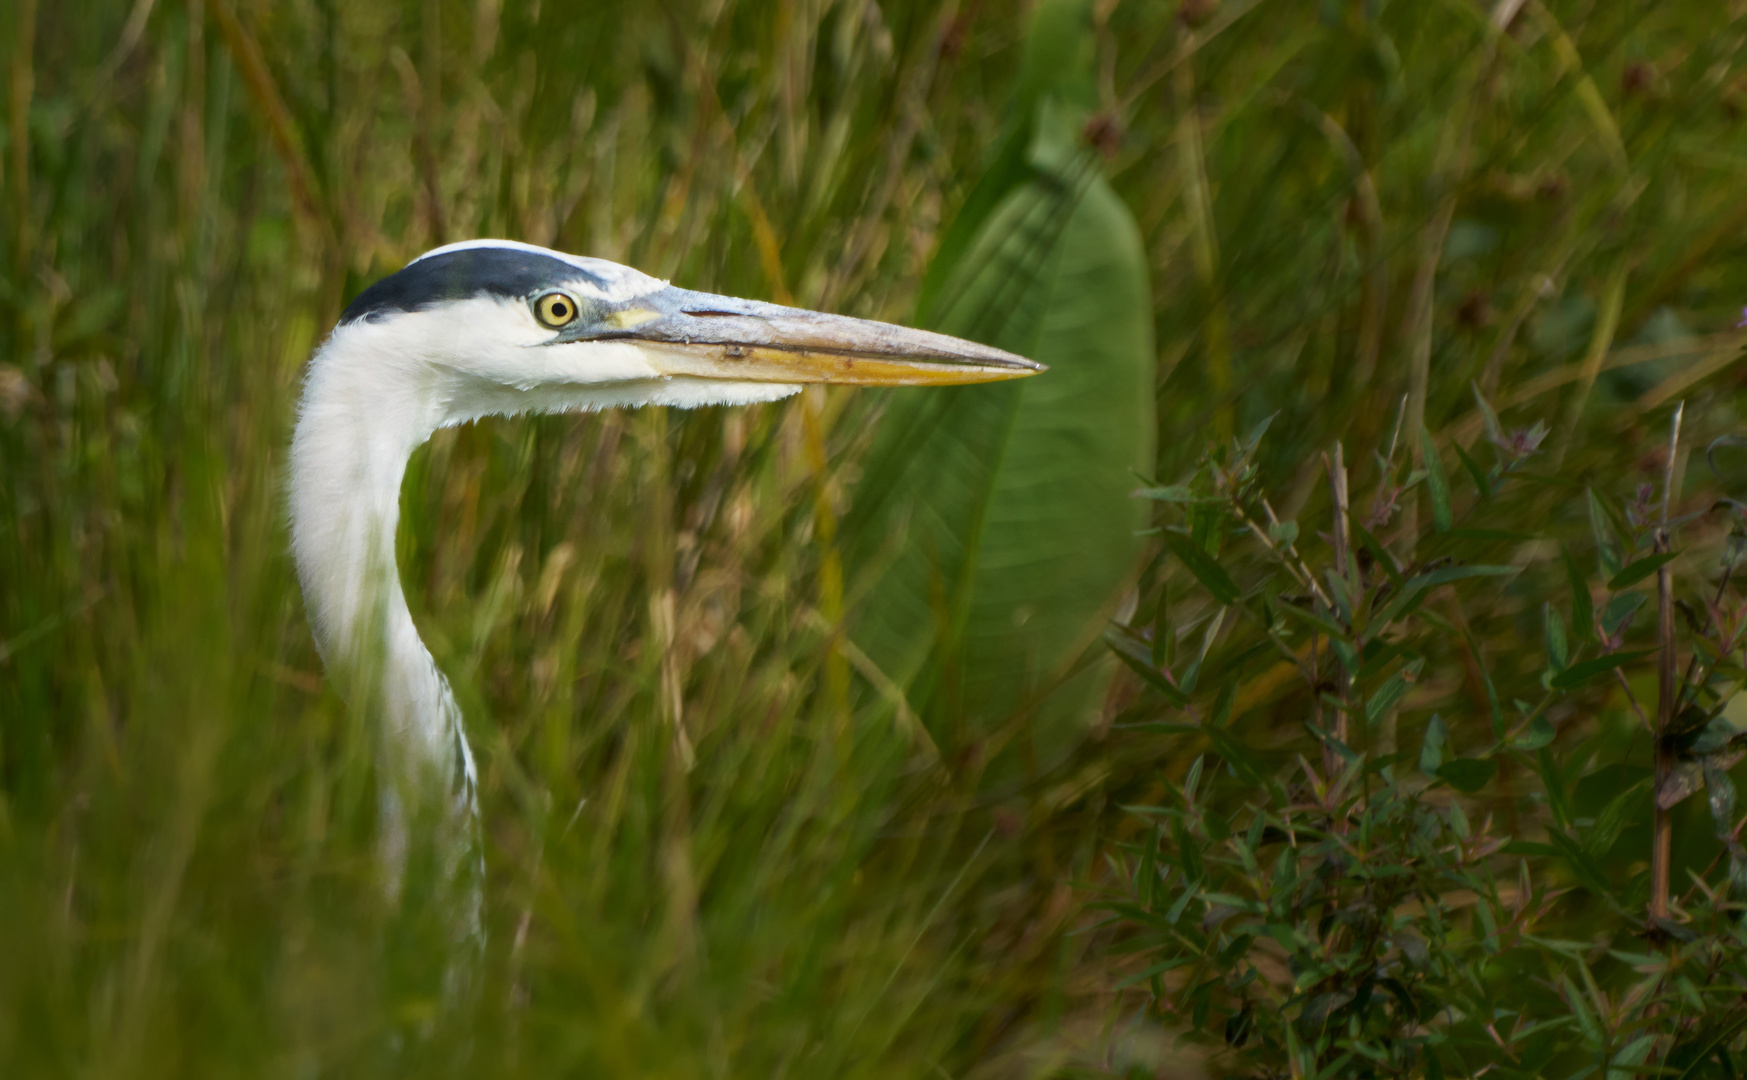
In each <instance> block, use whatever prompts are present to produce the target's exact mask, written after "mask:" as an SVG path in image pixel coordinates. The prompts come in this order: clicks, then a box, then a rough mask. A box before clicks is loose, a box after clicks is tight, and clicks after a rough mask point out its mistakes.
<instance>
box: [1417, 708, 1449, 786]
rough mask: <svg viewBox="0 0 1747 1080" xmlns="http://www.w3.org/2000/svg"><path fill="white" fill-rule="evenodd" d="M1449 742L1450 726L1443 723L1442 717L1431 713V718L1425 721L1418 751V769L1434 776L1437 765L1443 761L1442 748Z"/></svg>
mask: <svg viewBox="0 0 1747 1080" xmlns="http://www.w3.org/2000/svg"><path fill="white" fill-rule="evenodd" d="M1449 744H1450V728H1449V726H1448V725H1447V724H1445V723H1444V718H1443V717H1442V716H1439V715H1438V714H1437V713H1432V718H1431V719H1430V720H1429V721H1427V722H1426V734H1425V742H1424V743H1422V744H1421V746H1420V751H1419V771H1420V772H1422V773H1424V774H1425V775H1427V776H1436V775H1437V772H1438V766H1440V765H1442V764H1443V763H1444V748H1445V747H1446V746H1448V745H1449Z"/></svg>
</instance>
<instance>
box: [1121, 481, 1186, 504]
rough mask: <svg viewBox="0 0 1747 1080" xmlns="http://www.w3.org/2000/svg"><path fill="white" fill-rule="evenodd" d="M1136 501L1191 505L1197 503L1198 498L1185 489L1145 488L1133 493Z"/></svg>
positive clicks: (1173, 486)
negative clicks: (1146, 500) (1145, 500)
mask: <svg viewBox="0 0 1747 1080" xmlns="http://www.w3.org/2000/svg"><path fill="white" fill-rule="evenodd" d="M1134 497H1135V498H1137V499H1151V500H1153V501H1154V502H1168V503H1192V502H1199V501H1201V500H1200V497H1199V496H1197V495H1196V494H1195V493H1194V492H1193V491H1190V490H1189V489H1188V488H1186V487H1181V486H1179V485H1175V484H1173V485H1171V486H1170V487H1146V488H1140V489H1138V490H1136V491H1135V493H1134Z"/></svg>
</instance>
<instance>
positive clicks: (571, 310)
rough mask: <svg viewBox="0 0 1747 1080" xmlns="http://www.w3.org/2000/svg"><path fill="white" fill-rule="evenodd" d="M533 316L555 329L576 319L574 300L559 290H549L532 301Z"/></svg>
mask: <svg viewBox="0 0 1747 1080" xmlns="http://www.w3.org/2000/svg"><path fill="white" fill-rule="evenodd" d="M534 317H535V318H537V319H539V320H540V322H542V323H543V324H545V325H546V326H549V327H551V328H552V329H554V330H556V329H558V328H559V327H561V326H568V325H570V324H571V323H573V322H575V321H576V301H575V300H572V299H571V298H570V297H568V296H566V295H565V294H564V293H561V292H549V293H547V294H546V295H545V296H542V297H540V299H538V300H536V301H534Z"/></svg>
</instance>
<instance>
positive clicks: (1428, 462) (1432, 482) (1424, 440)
mask: <svg viewBox="0 0 1747 1080" xmlns="http://www.w3.org/2000/svg"><path fill="white" fill-rule="evenodd" d="M1419 446H1420V452H1421V453H1422V454H1424V455H1425V470H1426V494H1427V495H1428V496H1430V497H1431V500H1432V527H1433V528H1435V529H1436V530H1437V531H1439V532H1449V531H1450V525H1451V517H1450V478H1449V477H1448V476H1447V475H1445V473H1444V463H1443V462H1442V461H1439V460H1438V444H1437V443H1436V442H1435V441H1433V439H1432V433H1431V432H1429V431H1427V430H1426V429H1425V428H1423V427H1422V428H1420V429H1419Z"/></svg>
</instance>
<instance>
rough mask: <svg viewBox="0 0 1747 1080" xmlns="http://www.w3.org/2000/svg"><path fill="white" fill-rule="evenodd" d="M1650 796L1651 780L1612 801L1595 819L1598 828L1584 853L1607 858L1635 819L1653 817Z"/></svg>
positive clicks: (1590, 835) (1590, 833) (1626, 791)
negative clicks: (1641, 816) (1643, 816)
mask: <svg viewBox="0 0 1747 1080" xmlns="http://www.w3.org/2000/svg"><path fill="white" fill-rule="evenodd" d="M1649 796H1650V780H1649V778H1648V777H1646V778H1645V779H1643V780H1640V781H1638V782H1637V783H1635V784H1632V785H1630V786H1628V787H1627V788H1626V789H1625V790H1624V791H1622V792H1620V793H1619V794H1617V795H1615V796H1614V797H1613V798H1611V799H1609V800H1608V803H1607V805H1606V806H1604V807H1602V810H1601V813H1599V814H1597V815H1596V816H1595V824H1594V825H1593V826H1591V827H1590V830H1589V836H1588V838H1587V839H1585V840H1584V843H1583V848H1584V850H1585V851H1587V852H1588V853H1589V854H1590V855H1591V856H1593V857H1595V858H1597V859H1599V858H1602V857H1604V856H1605V855H1607V853H1608V851H1609V850H1611V849H1612V848H1613V846H1614V841H1615V840H1618V839H1619V838H1620V833H1621V832H1622V831H1624V830H1625V827H1626V826H1627V825H1628V824H1630V823H1631V821H1632V819H1633V818H1635V817H1638V816H1640V815H1641V814H1648V813H1649V801H1650V798H1649Z"/></svg>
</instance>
